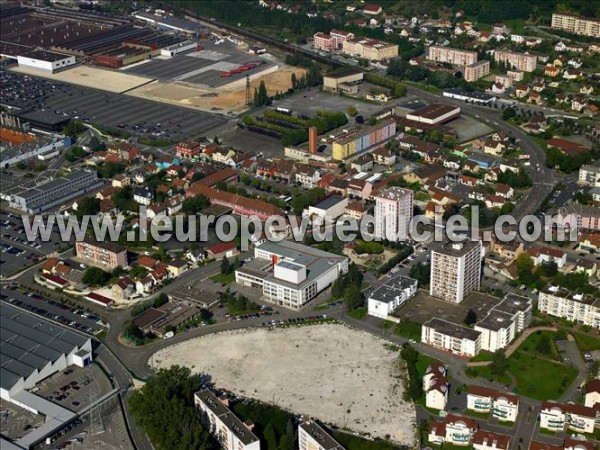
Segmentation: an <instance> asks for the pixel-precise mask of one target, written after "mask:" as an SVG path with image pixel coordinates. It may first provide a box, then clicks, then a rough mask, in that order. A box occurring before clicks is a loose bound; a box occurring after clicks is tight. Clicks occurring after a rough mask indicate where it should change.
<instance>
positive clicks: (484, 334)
mask: <svg viewBox="0 0 600 450" xmlns="http://www.w3.org/2000/svg"><path fill="white" fill-rule="evenodd" d="M532 309H533V305H532V302H531V300H530V299H529V298H527V297H521V296H520V295H515V294H508V295H507V296H506V297H505V298H504V300H502V301H501V302H500V303H498V304H497V305H496V306H494V307H493V308H492V309H491V310H490V311H489V312H488V315H487V316H485V317H484V318H483V320H481V321H480V322H478V323H477V324H476V325H475V327H474V329H475V330H477V331H479V332H481V350H487V351H490V352H495V351H496V350H499V349H502V348H505V347H507V346H508V345H509V344H510V343H511V342H512V341H513V340H514V339H515V337H516V335H517V334H518V333H520V332H522V331H523V330H524V329H525V328H527V327H528V326H529V323H530V322H531V311H532Z"/></svg>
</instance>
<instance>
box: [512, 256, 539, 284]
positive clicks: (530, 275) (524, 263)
mask: <svg viewBox="0 0 600 450" xmlns="http://www.w3.org/2000/svg"><path fill="white" fill-rule="evenodd" d="M515 264H516V266H517V274H518V275H519V280H520V281H521V283H523V284H527V285H529V284H531V283H534V282H536V281H537V276H536V275H535V272H534V270H533V268H534V262H533V259H532V258H531V256H529V254H528V253H526V252H523V253H521V254H520V255H519V256H517V259H516V260H515Z"/></svg>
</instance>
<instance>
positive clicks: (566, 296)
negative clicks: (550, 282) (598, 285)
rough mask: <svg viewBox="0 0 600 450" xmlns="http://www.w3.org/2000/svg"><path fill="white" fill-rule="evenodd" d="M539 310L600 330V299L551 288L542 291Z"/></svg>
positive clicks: (554, 287) (539, 297)
mask: <svg viewBox="0 0 600 450" xmlns="http://www.w3.org/2000/svg"><path fill="white" fill-rule="evenodd" d="M538 309H539V310H540V311H541V312H543V313H545V314H549V315H551V316H555V317H561V318H563V319H567V320H570V321H572V322H579V323H582V324H584V325H588V326H590V327H594V328H600V299H598V298H595V297H593V296H591V295H584V294H576V293H573V292H571V291H568V290H566V289H562V288H559V287H556V286H550V287H549V288H546V289H544V290H542V291H540V293H539V296H538Z"/></svg>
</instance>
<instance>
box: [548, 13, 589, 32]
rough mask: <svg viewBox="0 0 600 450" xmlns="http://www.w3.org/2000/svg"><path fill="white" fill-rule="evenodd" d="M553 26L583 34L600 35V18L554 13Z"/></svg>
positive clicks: (557, 28)
mask: <svg viewBox="0 0 600 450" xmlns="http://www.w3.org/2000/svg"><path fill="white" fill-rule="evenodd" d="M552 28H554V29H556V30H563V31H567V32H569V33H573V34H580V35H582V36H592V37H600V20H598V19H587V18H585V17H578V16H573V15H570V14H552Z"/></svg>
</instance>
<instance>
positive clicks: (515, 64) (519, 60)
mask: <svg viewBox="0 0 600 450" xmlns="http://www.w3.org/2000/svg"><path fill="white" fill-rule="evenodd" d="M494 60H495V61H496V62H498V63H504V64H506V65H508V66H509V67H510V68H512V69H516V70H521V71H523V72H533V71H534V70H535V67H536V64H537V56H535V55H530V54H528V53H515V52H506V51H502V50H496V51H495V52H494Z"/></svg>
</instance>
